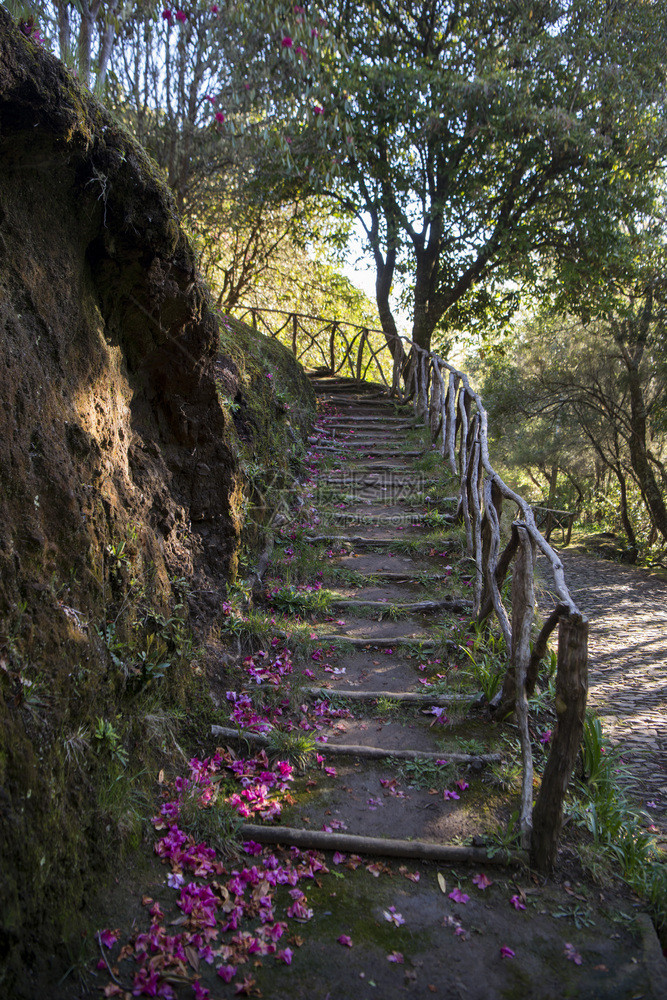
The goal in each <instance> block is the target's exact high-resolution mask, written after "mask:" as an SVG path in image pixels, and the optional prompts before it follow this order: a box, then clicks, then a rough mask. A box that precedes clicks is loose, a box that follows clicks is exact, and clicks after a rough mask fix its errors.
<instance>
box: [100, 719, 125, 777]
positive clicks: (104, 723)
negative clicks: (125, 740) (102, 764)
mask: <svg viewBox="0 0 667 1000" xmlns="http://www.w3.org/2000/svg"><path fill="white" fill-rule="evenodd" d="M93 739H94V740H97V744H96V746H97V751H98V753H105V754H108V756H109V757H111V758H112V759H113V760H115V761H116V762H117V763H118V764H120V765H121V767H123V768H124V767H126V765H127V761H128V754H127V750H125V748H124V747H123V744H122V741H121V737H120V735H119V734H118V732H117V731H116V728H115V726H114V725H113V723H112V722H110V721H109V719H103V718H101V717H100V718H98V720H97V725H96V727H95V730H94V732H93Z"/></svg>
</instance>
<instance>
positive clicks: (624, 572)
mask: <svg viewBox="0 0 667 1000" xmlns="http://www.w3.org/2000/svg"><path fill="white" fill-rule="evenodd" d="M560 554H561V558H562V560H563V564H564V566H565V576H566V579H567V582H568V586H569V588H570V591H571V593H572V594H573V597H574V599H575V601H576V602H577V604H578V605H579V607H580V608H581V609H582V611H583V612H584V613H585V614H587V615H588V616H589V618H590V620H591V629H590V637H589V655H590V668H589V669H590V673H589V677H590V687H589V705H590V706H591V707H592V708H594V709H595V711H596V712H597V713H598V715H599V716H600V718H601V720H602V724H603V727H604V731H605V733H606V734H607V735H608V736H609V737H610V739H611V740H612V742H614V743H615V744H618V745H619V746H621V747H622V749H623V755H624V760H625V761H626V762H627V764H628V766H629V768H630V770H631V773H632V775H633V777H634V778H635V779H636V781H637V786H638V794H639V798H640V801H641V804H642V805H643V807H644V808H647V804H648V803H655V807H654V806H650V805H649V806H648V811H649V812H650V814H651V816H652V818H653V821H654V823H655V825H656V826H657V827H659V828H660V830H661V831H662V838H663V839H664V840H667V583H666V582H664V581H662V580H659V579H657V578H656V577H654V576H652V575H651V574H650V573H649V572H648V571H646V570H642V569H637V568H636V567H632V566H624V565H622V564H620V563H615V562H610V561H608V560H604V559H599V558H596V557H594V556H589V555H584V554H581V553H578V552H576V551H567V550H564V551H562V552H561V553H560Z"/></svg>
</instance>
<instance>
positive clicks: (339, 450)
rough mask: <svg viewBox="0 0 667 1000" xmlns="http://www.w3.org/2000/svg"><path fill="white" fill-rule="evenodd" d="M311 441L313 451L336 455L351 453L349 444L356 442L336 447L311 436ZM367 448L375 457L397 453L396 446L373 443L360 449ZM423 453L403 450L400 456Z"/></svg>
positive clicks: (417, 456) (408, 456)
mask: <svg viewBox="0 0 667 1000" xmlns="http://www.w3.org/2000/svg"><path fill="white" fill-rule="evenodd" d="M309 441H310V443H311V444H312V446H313V447H312V448H311V451H332V452H335V454H336V455H349V454H350V452H351V451H352V450H353V449H351V448H350V447H349V445H350V444H355V443H356V442H346V443H345V444H344V445H341V446H339V447H335V446H334V445H330V444H318V443H317V441H315V440H314V439H312V438H309ZM367 448H368V449H370V451H369V454H370V455H371V456H372V457H373V458H375V457H382V456H383V455H395V454H396V449H395V448H377V447H375V446H373V445H370V444H369V445H363V446H362V448H360V449H359V450H360V451H361V450H363V451H366V449H367ZM423 454H424V452H423V451H402V452H401V453H400V457H401V458H421V456H422V455H423ZM362 457H366V456H362ZM419 474H420V473H419V472H415V475H416V476H417V475H419Z"/></svg>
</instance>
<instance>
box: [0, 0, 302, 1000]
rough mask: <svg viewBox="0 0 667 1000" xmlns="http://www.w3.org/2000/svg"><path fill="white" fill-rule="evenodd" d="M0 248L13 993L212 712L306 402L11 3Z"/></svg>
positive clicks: (3, 960)
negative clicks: (224, 619)
mask: <svg viewBox="0 0 667 1000" xmlns="http://www.w3.org/2000/svg"><path fill="white" fill-rule="evenodd" d="M0 259H1V261H2V266H1V268H0V330H1V335H0V357H1V361H0V399H1V400H2V406H1V409H0V856H1V858H2V864H1V866H0V984H1V985H0V992H1V993H2V994H3V995H12V996H14V997H21V996H32V995H35V992H34V991H35V989H36V986H35V983H36V982H37V980H38V979H39V978H40V976H41V975H42V974H43V973H44V970H46V972H47V974H46V981H51V982H53V979H52V978H51V973H49V972H48V970H52V974H53V975H55V974H56V970H58V969H59V970H60V973H61V974H62V972H63V971H64V970H66V968H67V965H68V963H69V962H70V957H71V954H72V953H73V951H74V953H76V951H77V944H76V942H77V941H79V942H80V940H81V939H80V933H81V930H82V928H85V925H86V921H87V919H88V918H87V911H86V904H87V900H88V898H89V895H90V893H91V892H92V891H93V889H94V888H95V886H96V885H98V884H99V882H100V880H102V879H103V878H104V877H105V873H108V871H109V869H110V868H111V867H112V866H114V865H117V864H118V859H119V857H122V856H123V852H124V851H127V850H129V849H131V848H133V847H136V846H137V844H138V843H139V841H140V839H141V830H142V817H143V816H145V814H146V811H147V809H148V806H147V805H146V790H145V789H146V787H147V782H148V781H149V780H150V781H154V777H155V767H154V765H155V763H156V761H157V759H158V755H159V756H160V760H164V755H165V753H167V754H168V753H172V754H173V753H177V750H176V749H175V747H176V746H178V745H179V742H178V741H179V740H182V739H183V738H184V737H183V736H182V735H181V731H184V732H185V735H186V736H187V726H188V722H189V717H190V715H191V714H193V713H194V712H196V711H197V710H198V709H199V710H201V711H202V712H203V713H204V714H205V713H206V712H207V711H210V703H209V701H208V696H207V693H206V691H207V686H206V684H205V683H204V678H205V676H206V673H207V671H208V670H210V669H211V668H212V664H213V665H215V662H216V657H217V656H218V652H219V651H218V646H217V644H216V631H215V629H216V616H217V613H218V609H219V606H220V603H221V601H222V599H223V597H224V594H225V592H226V588H227V586H228V584H229V581H230V580H233V579H234V578H235V577H236V576H237V575H238V574H239V560H240V559H241V560H243V558H244V557H245V558H250V555H251V553H252V551H253V548H254V547H256V546H257V545H258V544H259V543H260V542H261V540H262V534H263V529H264V526H265V524H266V522H267V521H268V519H269V517H270V513H271V511H270V507H271V503H272V502H273V497H274V496H275V493H276V491H277V490H278V489H279V488H282V487H284V486H285V484H286V483H287V482H288V481H289V478H290V476H292V475H293V474H294V470H295V468H296V465H297V459H298V453H299V450H300V448H301V442H302V441H303V439H304V436H305V434H306V431H307V426H308V422H309V416H310V412H311V410H312V405H313V398H312V393H311V391H310V388H309V386H308V384H307V382H306V380H305V379H304V377H303V375H302V374H301V371H300V369H299V368H298V366H297V365H296V364H295V363H294V361H293V360H292V359H291V356H290V355H289V354H288V352H286V351H285V350H283V349H282V348H281V347H280V345H277V344H274V343H269V342H267V341H266V340H265V338H263V337H259V336H257V335H254V334H253V333H252V331H249V330H247V329H245V328H243V327H241V326H240V325H238V324H235V323H233V321H229V320H226V319H224V318H222V321H220V319H219V318H218V317H217V316H216V315H215V313H214V311H213V310H212V309H211V307H210V304H209V299H208V294H207V290H206V288H205V286H204V284H203V283H202V281H201V279H200V277H199V275H198V273H197V269H196V262H195V256H194V252H193V250H192V248H191V246H190V244H189V242H188V239H187V236H186V234H185V233H184V232H183V230H182V229H181V227H180V225H179V221H178V217H177V214H176V211H175V206H174V202H173V199H172V197H171V195H170V193H169V191H168V189H167V188H166V186H165V184H164V183H163V181H162V179H161V177H160V176H159V173H158V171H157V170H156V168H155V167H154V165H153V164H152V163H151V162H150V160H149V159H148V157H147V156H146V154H145V153H144V152H143V150H141V148H139V147H138V146H137V145H136V144H135V143H134V142H133V141H132V140H131V138H130V137H129V136H128V134H127V133H126V132H125V131H124V130H123V128H122V127H121V126H120V125H119V124H118V123H117V122H116V121H115V120H114V119H113V118H112V117H111V116H110V115H109V114H108V113H107V112H106V110H105V109H104V108H103V107H102V106H101V105H99V104H98V103H97V102H96V101H94V100H93V99H92V98H91V97H90V95H88V94H87V93H86V92H85V91H84V90H83V89H82V88H80V87H79V85H78V84H77V82H76V81H75V80H74V79H73V78H72V77H71V76H70V75H69V74H68V72H67V71H66V70H65V68H64V67H63V66H62V64H61V63H59V62H58V61H57V60H56V59H54V58H53V57H51V56H50V55H48V54H47V53H46V52H44V51H43V50H42V49H41V48H40V47H39V46H38V45H36V44H34V43H33V42H31V41H30V40H28V39H27V38H25V37H24V36H23V35H22V34H21V32H20V31H19V30H18V28H17V27H16V26H15V25H14V24H13V23H12V22H11V20H10V18H9V17H8V15H7V14H6V12H5V11H4V10H3V9H2V8H0ZM272 490H273V492H272ZM240 569H241V571H243V565H241V567H240Z"/></svg>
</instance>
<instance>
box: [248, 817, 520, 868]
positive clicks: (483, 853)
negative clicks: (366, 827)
mask: <svg viewBox="0 0 667 1000" xmlns="http://www.w3.org/2000/svg"><path fill="white" fill-rule="evenodd" d="M240 833H241V836H242V837H243V838H244V839H246V840H254V841H256V842H257V843H258V844H284V845H285V846H287V847H300V848H303V849H304V850H313V851H342V852H345V853H349V854H364V855H367V856H369V857H374V856H378V857H384V858H413V859H415V860H418V861H439V862H446V863H447V864H474V865H499V866H505V867H506V866H510V865H512V866H513V865H521V864H527V863H528V854H527V852H525V851H492V852H487V850H486V848H484V847H468V846H466V845H463V844H434V843H429V841H425V840H394V839H393V838H390V837H358V836H356V835H355V834H352V833H340V832H339V831H336V832H335V833H327V832H326V831H325V830H303V829H297V828H296V827H291V826H260V825H259V824H257V823H243V824H241V827H240Z"/></svg>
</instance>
